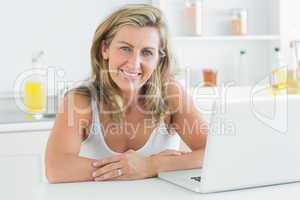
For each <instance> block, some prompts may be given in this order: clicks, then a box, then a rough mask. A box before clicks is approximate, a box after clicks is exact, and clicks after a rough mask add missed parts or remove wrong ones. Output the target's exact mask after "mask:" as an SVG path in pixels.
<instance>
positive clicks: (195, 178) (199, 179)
mask: <svg viewBox="0 0 300 200" xmlns="http://www.w3.org/2000/svg"><path fill="white" fill-rule="evenodd" d="M191 179H192V180H195V181H198V182H200V181H201V176H195V177H191Z"/></svg>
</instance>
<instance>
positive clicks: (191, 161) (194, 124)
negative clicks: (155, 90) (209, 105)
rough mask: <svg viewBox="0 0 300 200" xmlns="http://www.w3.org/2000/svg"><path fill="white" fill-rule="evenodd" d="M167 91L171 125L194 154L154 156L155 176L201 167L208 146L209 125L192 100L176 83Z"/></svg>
mask: <svg viewBox="0 0 300 200" xmlns="http://www.w3.org/2000/svg"><path fill="white" fill-rule="evenodd" d="M167 91H168V97H169V98H168V103H169V106H170V110H171V116H172V124H171V125H172V127H173V128H174V129H175V130H176V132H177V133H178V134H179V135H180V137H181V139H182V140H183V141H184V142H185V143H186V144H187V146H188V147H189V148H190V149H191V150H192V152H190V153H188V154H183V155H181V156H161V155H154V156H152V158H151V160H152V162H153V167H154V175H156V174H157V173H159V172H160V171H169V170H179V169H191V168H199V167H201V166H202V161H203V157H204V150H205V145H206V138H207V129H208V125H207V122H206V121H205V120H204V119H203V118H202V116H201V114H200V113H199V112H198V111H197V108H196V106H195V105H194V102H193V100H192V98H191V97H189V96H188V95H187V93H186V92H185V91H184V89H183V88H182V86H180V85H179V84H178V83H177V82H176V81H172V82H170V83H169V85H168V90H167Z"/></svg>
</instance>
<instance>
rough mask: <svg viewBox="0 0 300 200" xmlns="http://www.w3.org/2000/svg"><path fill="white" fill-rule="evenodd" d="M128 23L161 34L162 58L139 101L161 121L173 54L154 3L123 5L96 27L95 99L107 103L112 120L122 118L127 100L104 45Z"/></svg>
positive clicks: (93, 71)
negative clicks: (102, 46) (111, 66)
mask: <svg viewBox="0 0 300 200" xmlns="http://www.w3.org/2000/svg"><path fill="white" fill-rule="evenodd" d="M126 25H131V26H137V27H154V28H156V29H157V30H158V33H159V37H160V48H159V55H160V60H159V63H158V66H157V67H156V69H155V70H154V72H153V74H152V75H151V77H150V78H149V80H147V82H146V83H145V84H144V85H143V86H142V88H141V90H140V94H141V95H142V96H144V98H143V99H142V100H141V101H140V103H141V106H142V108H143V109H145V110H146V111H147V112H151V113H152V116H153V119H154V121H155V122H156V123H158V122H160V121H161V120H162V119H163V117H164V116H165V114H166V113H167V110H168V105H167V101H166V84H165V83H167V82H168V81H169V79H170V66H171V63H173V61H172V60H173V57H172V54H171V51H170V42H169V36H168V31H167V26H166V21H165V19H164V17H163V15H162V13H161V11H160V10H159V9H158V8H155V7H153V6H151V5H147V4H130V5H127V6H124V7H122V8H120V9H119V10H117V11H115V12H113V13H112V14H111V15H110V16H108V17H107V18H106V19H105V20H104V21H103V22H102V23H101V24H100V25H99V26H98V28H97V29H96V32H95V34H94V39H93V44H92V47H91V65H92V77H91V83H92V86H93V87H94V89H95V93H96V97H97V98H96V99H97V102H98V103H100V104H99V105H102V104H101V103H103V104H104V105H106V106H108V108H109V110H110V111H111V112H110V116H111V119H113V120H117V121H120V120H122V118H123V113H124V112H123V111H124V102H123V99H122V98H121V94H120V91H119V88H118V86H117V85H116V84H115V83H114V81H113V80H112V78H111V77H110V75H109V70H108V61H107V60H105V59H104V58H103V57H102V54H101V45H103V43H105V44H106V45H110V43H111V41H112V40H113V38H114V36H115V35H116V33H117V32H118V31H119V30H120V28H121V27H123V26H126ZM77 90H78V91H80V90H81V91H82V90H84V89H83V88H77ZM89 90H90V89H89ZM149 97H152V98H149ZM153 97H155V98H153ZM100 109H101V107H100Z"/></svg>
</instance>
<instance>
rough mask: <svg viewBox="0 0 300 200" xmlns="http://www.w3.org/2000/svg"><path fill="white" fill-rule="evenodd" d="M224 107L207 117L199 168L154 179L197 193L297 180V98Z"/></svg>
mask: <svg viewBox="0 0 300 200" xmlns="http://www.w3.org/2000/svg"><path fill="white" fill-rule="evenodd" d="M224 110H225V112H221V113H220V112H215V114H212V116H211V120H210V123H209V133H208V139H207V145H206V149H205V155H204V160H203V165H202V168H201V169H192V170H179V171H167V172H161V173H159V178H161V179H163V180H166V181H168V182H170V183H174V184H176V185H178V186H182V187H184V188H186V189H189V190H192V191H195V192H200V193H210V192H220V191H228V190H236V189H242V188H251V187H258V186H267V185H276V184H282V183H290V182H297V181H300V158H299V152H300V131H299V130H300V129H299V126H300V125H299V124H300V120H299V118H300V96H288V97H287V96H282V97H281V96H278V97H264V98H259V99H256V100H254V101H253V99H242V100H234V101H229V102H227V103H226V108H225V109H223V111H224Z"/></svg>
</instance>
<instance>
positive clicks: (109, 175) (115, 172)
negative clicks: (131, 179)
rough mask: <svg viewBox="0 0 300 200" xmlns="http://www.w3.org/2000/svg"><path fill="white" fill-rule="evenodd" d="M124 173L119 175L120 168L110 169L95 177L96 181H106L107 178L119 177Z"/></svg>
mask: <svg viewBox="0 0 300 200" xmlns="http://www.w3.org/2000/svg"><path fill="white" fill-rule="evenodd" d="M123 175H124V174H122V175H119V173H118V170H117V169H116V170H112V171H109V172H107V173H105V174H103V175H101V176H98V177H96V178H95V181H106V180H111V179H118V178H120V177H122V176H123Z"/></svg>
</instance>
